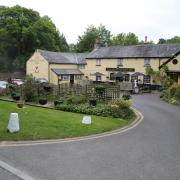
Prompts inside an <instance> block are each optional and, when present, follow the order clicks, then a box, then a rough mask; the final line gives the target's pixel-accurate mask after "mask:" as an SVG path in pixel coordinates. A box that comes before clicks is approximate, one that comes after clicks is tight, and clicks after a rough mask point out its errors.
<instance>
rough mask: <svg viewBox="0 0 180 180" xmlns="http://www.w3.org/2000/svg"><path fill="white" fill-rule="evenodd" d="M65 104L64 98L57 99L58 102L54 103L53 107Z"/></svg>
mask: <svg viewBox="0 0 180 180" xmlns="http://www.w3.org/2000/svg"><path fill="white" fill-rule="evenodd" d="M64 102H65V99H64V98H59V99H58V100H55V101H54V106H57V105H59V104H63V103H64Z"/></svg>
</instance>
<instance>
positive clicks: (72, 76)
mask: <svg viewBox="0 0 180 180" xmlns="http://www.w3.org/2000/svg"><path fill="white" fill-rule="evenodd" d="M70 84H74V75H70Z"/></svg>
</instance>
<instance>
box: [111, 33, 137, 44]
mask: <svg viewBox="0 0 180 180" xmlns="http://www.w3.org/2000/svg"><path fill="white" fill-rule="evenodd" d="M137 44H140V41H139V40H138V37H137V36H136V35H135V34H134V33H131V32H130V33H128V34H125V33H120V34H118V35H117V36H114V37H113V39H112V45H137Z"/></svg>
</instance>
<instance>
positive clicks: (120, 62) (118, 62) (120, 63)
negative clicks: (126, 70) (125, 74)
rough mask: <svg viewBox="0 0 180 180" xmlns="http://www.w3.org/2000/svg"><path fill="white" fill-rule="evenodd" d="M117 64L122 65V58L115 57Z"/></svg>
mask: <svg viewBox="0 0 180 180" xmlns="http://www.w3.org/2000/svg"><path fill="white" fill-rule="evenodd" d="M117 66H123V58H119V59H117Z"/></svg>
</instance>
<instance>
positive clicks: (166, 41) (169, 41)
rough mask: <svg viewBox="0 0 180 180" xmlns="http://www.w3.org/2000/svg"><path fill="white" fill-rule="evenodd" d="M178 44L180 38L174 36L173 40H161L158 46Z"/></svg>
mask: <svg viewBox="0 0 180 180" xmlns="http://www.w3.org/2000/svg"><path fill="white" fill-rule="evenodd" d="M165 43H166V44H178V43H180V36H174V37H173V38H170V39H163V38H161V39H159V42H158V44H165Z"/></svg>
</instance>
